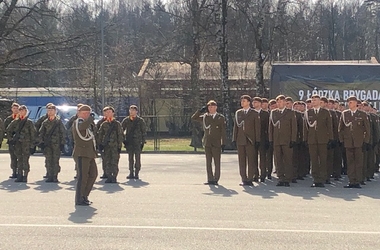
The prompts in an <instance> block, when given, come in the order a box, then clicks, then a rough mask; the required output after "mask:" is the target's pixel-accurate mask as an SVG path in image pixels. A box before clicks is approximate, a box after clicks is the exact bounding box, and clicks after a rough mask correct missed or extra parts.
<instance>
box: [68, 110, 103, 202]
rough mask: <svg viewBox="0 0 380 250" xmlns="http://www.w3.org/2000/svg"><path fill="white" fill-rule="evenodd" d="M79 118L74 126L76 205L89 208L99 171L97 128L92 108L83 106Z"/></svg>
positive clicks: (79, 111) (78, 114)
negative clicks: (96, 160) (97, 161)
mask: <svg viewBox="0 0 380 250" xmlns="http://www.w3.org/2000/svg"><path fill="white" fill-rule="evenodd" d="M77 116H78V118H77V119H75V120H74V122H73V125H72V133H73V138H74V152H73V157H74V160H75V163H76V166H77V186H76V192H75V205H79V206H88V205H90V204H91V202H90V201H89V200H88V196H89V195H90V192H91V189H92V187H93V186H94V183H95V180H96V177H97V175H98V169H97V166H96V162H95V158H96V157H97V153H96V138H95V134H96V131H95V130H96V127H95V124H94V118H93V117H92V116H91V108H90V106H88V105H82V106H81V107H80V108H79V109H78V113H77Z"/></svg>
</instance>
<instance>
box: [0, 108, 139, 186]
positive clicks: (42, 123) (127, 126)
mask: <svg viewBox="0 0 380 250" xmlns="http://www.w3.org/2000/svg"><path fill="white" fill-rule="evenodd" d="M81 106H83V104H78V105H77V108H78V111H79V109H80V107H81ZM46 109H47V113H46V115H44V116H42V117H40V118H39V119H38V121H37V122H36V123H35V124H33V122H32V121H31V120H30V119H28V116H27V114H28V109H27V107H26V106H25V105H19V104H17V103H13V104H12V106H11V111H12V114H11V115H10V116H8V117H7V118H6V119H5V120H4V122H3V121H2V120H1V119H0V137H1V138H0V139H1V140H2V139H3V136H4V135H5V136H6V137H7V144H8V146H9V154H10V158H11V169H12V175H11V176H10V178H15V179H16V180H15V181H16V182H27V177H28V173H29V171H30V165H29V157H30V155H31V154H33V153H34V151H35V147H36V145H37V146H38V147H39V148H41V150H42V152H43V154H44V156H45V168H46V175H45V176H44V178H46V182H58V174H59V172H60V171H61V168H60V165H59V160H60V157H61V152H63V150H64V147H65V144H66V143H67V141H66V140H67V138H68V140H70V141H74V140H73V133H72V130H73V129H74V127H73V124H74V121H75V120H77V118H78V116H77V115H74V116H73V117H71V119H70V120H69V121H68V122H67V123H66V126H65V125H64V124H63V123H62V121H61V119H60V117H59V116H58V115H57V109H56V106H55V105H54V104H53V103H48V104H46ZM137 113H138V108H137V106H135V105H132V106H130V109H129V116H127V117H126V118H125V119H124V120H123V121H122V123H120V122H119V121H117V120H116V119H115V117H114V114H115V110H114V108H113V107H110V106H109V107H105V108H104V109H103V115H104V116H103V118H102V119H101V120H99V122H98V123H97V124H93V125H94V133H95V135H96V136H95V139H96V148H97V149H98V151H99V152H100V153H101V156H102V159H103V175H102V177H101V178H106V181H105V182H106V183H116V182H117V181H116V178H117V175H118V172H119V166H118V164H119V158H120V152H121V148H122V145H123V144H124V145H125V148H126V149H127V152H128V154H129V170H130V173H129V175H128V176H127V178H128V179H138V178H139V172H140V169H141V152H142V149H143V147H144V144H145V142H146V141H145V138H146V124H145V121H144V120H143V119H142V118H141V117H140V116H138V115H137ZM92 123H94V122H92ZM0 147H1V144H0ZM76 169H77V168H76Z"/></svg>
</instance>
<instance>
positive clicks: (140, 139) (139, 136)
mask: <svg viewBox="0 0 380 250" xmlns="http://www.w3.org/2000/svg"><path fill="white" fill-rule="evenodd" d="M121 125H122V127H123V131H125V141H124V144H125V148H126V149H127V152H128V158H129V171H130V177H132V176H134V177H138V174H139V172H140V169H141V151H142V148H143V147H144V144H145V137H146V124H145V121H144V119H143V118H141V117H140V116H136V117H135V118H134V119H133V118H132V117H130V116H127V117H126V118H124V120H123V121H122V123H121ZM134 171H135V173H133V172H134Z"/></svg>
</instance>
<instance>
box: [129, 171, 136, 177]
mask: <svg viewBox="0 0 380 250" xmlns="http://www.w3.org/2000/svg"><path fill="white" fill-rule="evenodd" d="M134 178H135V176H134V175H133V171H129V175H128V176H127V179H134Z"/></svg>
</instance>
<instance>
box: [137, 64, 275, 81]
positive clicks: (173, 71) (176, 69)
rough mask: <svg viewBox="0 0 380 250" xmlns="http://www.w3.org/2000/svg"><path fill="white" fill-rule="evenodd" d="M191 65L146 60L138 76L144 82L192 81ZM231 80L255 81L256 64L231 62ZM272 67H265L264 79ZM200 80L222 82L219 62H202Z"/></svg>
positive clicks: (267, 65)
mask: <svg viewBox="0 0 380 250" xmlns="http://www.w3.org/2000/svg"><path fill="white" fill-rule="evenodd" d="M190 70H191V68H190V65H189V64H185V63H181V62H159V63H152V62H150V60H149V59H146V60H145V62H144V64H143V66H142V67H141V69H140V72H139V74H138V76H139V77H140V78H142V79H144V80H148V81H149V80H150V81H152V80H173V81H174V80H175V81H178V80H190V72H191V71H190ZM228 71H229V72H228V73H229V77H228V79H230V80H254V79H255V78H256V63H255V62H229V63H228ZM270 71H271V66H270V64H269V63H266V64H265V65H264V79H269V78H270ZM199 79H200V80H220V79H221V77H220V64H219V62H200V73H199Z"/></svg>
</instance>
